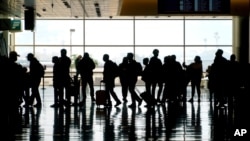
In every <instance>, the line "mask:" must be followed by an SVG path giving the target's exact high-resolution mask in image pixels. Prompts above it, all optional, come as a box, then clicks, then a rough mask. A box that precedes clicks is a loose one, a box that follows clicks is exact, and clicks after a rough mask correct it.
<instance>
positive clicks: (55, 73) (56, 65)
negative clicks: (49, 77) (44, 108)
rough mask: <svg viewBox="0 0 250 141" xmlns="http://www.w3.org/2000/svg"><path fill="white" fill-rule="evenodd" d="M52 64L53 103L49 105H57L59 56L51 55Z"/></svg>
mask: <svg viewBox="0 0 250 141" xmlns="http://www.w3.org/2000/svg"><path fill="white" fill-rule="evenodd" d="M52 63H54V65H53V88H54V104H52V105H51V107H58V106H59V83H60V66H59V57H58V56H53V57H52Z"/></svg>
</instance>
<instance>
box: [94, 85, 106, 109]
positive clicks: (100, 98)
mask: <svg viewBox="0 0 250 141" xmlns="http://www.w3.org/2000/svg"><path fill="white" fill-rule="evenodd" d="M96 105H97V106H98V107H99V106H101V105H103V106H105V105H106V93H105V90H104V89H102V82H100V89H99V90H97V91H96Z"/></svg>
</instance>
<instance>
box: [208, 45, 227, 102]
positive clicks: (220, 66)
mask: <svg viewBox="0 0 250 141" xmlns="http://www.w3.org/2000/svg"><path fill="white" fill-rule="evenodd" d="M227 73H228V60H227V59H226V58H224V57H223V50H221V49H218V50H217V51H216V53H215V58H214V62H213V64H212V65H211V70H210V80H209V81H211V83H213V87H214V88H213V89H214V96H215V98H216V100H217V104H218V105H216V106H219V107H224V104H225V96H226V94H225V92H226V89H227V86H228V81H227V79H228V78H227V77H228V74H227Z"/></svg>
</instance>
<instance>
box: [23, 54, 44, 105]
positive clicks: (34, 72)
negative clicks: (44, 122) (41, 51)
mask: <svg viewBox="0 0 250 141" xmlns="http://www.w3.org/2000/svg"><path fill="white" fill-rule="evenodd" d="M27 59H28V61H30V65H29V73H30V77H31V96H30V104H31V105H32V104H33V103H34V100H36V104H35V105H34V106H35V107H41V106H42V101H41V96H40V92H39V85H40V82H41V78H42V77H43V76H44V68H43V66H42V64H41V63H40V62H39V61H38V59H37V58H35V56H34V54H32V53H29V54H28V55H27Z"/></svg>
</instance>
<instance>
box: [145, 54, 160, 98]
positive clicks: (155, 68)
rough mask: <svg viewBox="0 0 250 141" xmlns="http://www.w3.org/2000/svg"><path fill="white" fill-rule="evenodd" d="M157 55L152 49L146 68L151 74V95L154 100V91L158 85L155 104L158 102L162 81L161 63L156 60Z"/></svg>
mask: <svg viewBox="0 0 250 141" xmlns="http://www.w3.org/2000/svg"><path fill="white" fill-rule="evenodd" d="M158 55H159V50H158V49H154V50H153V57H151V58H150V60H149V65H148V66H149V70H150V73H151V94H152V96H153V97H154V98H155V90H156V86H157V85H158V93H157V98H156V100H157V102H160V101H161V100H160V99H161V93H162V87H163V80H162V62H161V60H160V59H159V58H158Z"/></svg>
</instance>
